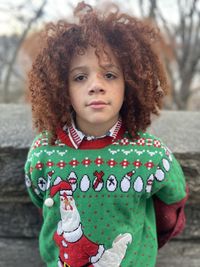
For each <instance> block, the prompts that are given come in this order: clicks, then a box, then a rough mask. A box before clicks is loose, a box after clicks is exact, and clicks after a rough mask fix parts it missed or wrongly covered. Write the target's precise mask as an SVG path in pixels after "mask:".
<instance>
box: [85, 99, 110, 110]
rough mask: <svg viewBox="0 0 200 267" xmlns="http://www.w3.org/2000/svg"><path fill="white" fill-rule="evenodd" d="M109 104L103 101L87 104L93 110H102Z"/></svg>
mask: <svg viewBox="0 0 200 267" xmlns="http://www.w3.org/2000/svg"><path fill="white" fill-rule="evenodd" d="M107 105H108V103H107V102H105V101H102V100H93V101H91V102H89V104H87V106H88V107H91V108H93V109H101V108H104V107H105V106H107Z"/></svg>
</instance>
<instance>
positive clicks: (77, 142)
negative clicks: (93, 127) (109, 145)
mask: <svg viewBox="0 0 200 267" xmlns="http://www.w3.org/2000/svg"><path fill="white" fill-rule="evenodd" d="M121 126H122V120H121V118H119V119H118V121H117V122H116V123H115V125H114V126H113V127H112V128H111V129H110V130H109V131H108V132H107V133H106V134H104V135H102V136H98V137H95V136H88V135H86V134H84V133H83V132H82V131H80V130H79V129H78V128H77V127H76V125H75V122H74V120H72V123H71V126H70V127H67V126H66V125H65V126H64V127H63V131H64V132H65V134H66V135H67V136H68V137H69V139H70V141H71V143H72V144H73V147H74V148H76V149H78V148H80V146H81V144H82V143H83V141H84V140H87V141H95V140H99V139H104V138H105V137H110V138H111V139H116V137H117V135H118V133H119V131H120V129H121Z"/></svg>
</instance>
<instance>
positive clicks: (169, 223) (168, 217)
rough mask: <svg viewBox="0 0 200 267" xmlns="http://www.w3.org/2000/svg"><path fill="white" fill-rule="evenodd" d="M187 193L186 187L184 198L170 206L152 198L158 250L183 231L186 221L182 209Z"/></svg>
mask: <svg viewBox="0 0 200 267" xmlns="http://www.w3.org/2000/svg"><path fill="white" fill-rule="evenodd" d="M188 192H189V190H188V187H187V188H186V197H185V198H184V199H182V200H181V201H179V202H177V203H173V204H170V205H168V204H165V203H164V202H163V201H161V200H160V199H159V198H158V197H156V196H154V207H155V214H156V226H157V237H158V248H161V247H162V246H164V245H165V243H167V242H168V241H169V240H170V239H171V238H173V237H175V236H177V235H178V234H180V233H181V232H182V230H183V229H184V227H185V221H186V219H185V213H184V207H185V203H186V201H187V199H188Z"/></svg>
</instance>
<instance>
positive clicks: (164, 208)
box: [152, 147, 188, 248]
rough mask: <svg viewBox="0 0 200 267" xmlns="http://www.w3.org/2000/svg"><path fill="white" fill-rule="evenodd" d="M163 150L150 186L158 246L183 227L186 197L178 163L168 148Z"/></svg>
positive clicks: (186, 193) (182, 175)
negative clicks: (151, 186)
mask: <svg viewBox="0 0 200 267" xmlns="http://www.w3.org/2000/svg"><path fill="white" fill-rule="evenodd" d="M164 151H165V152H164V153H163V156H162V158H161V160H160V162H159V164H158V166H157V169H156V172H155V174H154V183H153V188H152V195H153V201H154V208H155V216H156V225H157V236H158V246H159V248H161V247H162V246H163V245H164V244H165V243H166V242H167V241H169V240H170V239H171V238H173V237H175V236H177V235H178V234H180V233H181V232H182V230H183V229H184V226H185V220H186V219H185V213H184V207H185V203H186V201H187V198H188V188H187V186H186V183H185V178H184V174H183V171H182V169H181V166H180V164H179V163H178V161H177V160H176V158H175V157H174V155H173V154H172V153H171V152H170V151H169V149H167V148H166V147H165V149H164Z"/></svg>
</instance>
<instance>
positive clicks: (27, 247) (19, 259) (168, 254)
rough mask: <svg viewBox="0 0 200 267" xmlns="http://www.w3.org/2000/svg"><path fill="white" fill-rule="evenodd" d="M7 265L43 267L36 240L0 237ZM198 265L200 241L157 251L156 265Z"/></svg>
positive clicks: (0, 256)
mask: <svg viewBox="0 0 200 267" xmlns="http://www.w3.org/2000/svg"><path fill="white" fill-rule="evenodd" d="M8 266H15V267H27V266H28V267H45V264H43V263H42V261H41V260H40V256H39V252H38V240H37V239H6V238H0V267H8ZM199 266H200V243H199V242H190V241H187V242H185V241H184V242H182V241H171V242H169V243H168V244H167V245H166V246H165V247H163V248H162V249H161V250H160V251H159V255H158V259H157V264H156V267H199ZM55 267H56V266H55ZM106 267H107V266H106ZM129 267H130V266H129ZM131 267H134V266H131ZM141 267H143V266H141Z"/></svg>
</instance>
